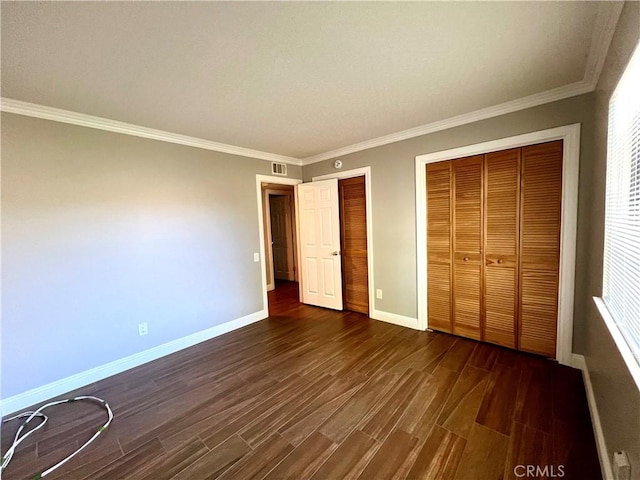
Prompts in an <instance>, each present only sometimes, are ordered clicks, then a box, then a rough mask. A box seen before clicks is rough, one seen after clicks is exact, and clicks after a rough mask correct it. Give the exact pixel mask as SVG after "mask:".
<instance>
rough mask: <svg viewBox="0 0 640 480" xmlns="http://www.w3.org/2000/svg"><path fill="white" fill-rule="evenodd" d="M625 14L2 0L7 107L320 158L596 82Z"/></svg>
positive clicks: (514, 6) (518, 7) (502, 5)
mask: <svg viewBox="0 0 640 480" xmlns="http://www.w3.org/2000/svg"><path fill="white" fill-rule="evenodd" d="M615 8H617V7H616V5H615V4H614V3H610V2H499V3H498V2H496V3H486V2H469V3H458V2H456V3H447V2H415V3H397V2H389V3H383V2H372V3H359V2H358V3H356V2H343V3H340V2H327V3H321V2H274V3H272V2H255V3H248V2H172V3H169V2H124V3H120V2H117V3H116V2H3V3H2V12H1V14H2V39H1V40H2V97H4V98H9V99H15V100H22V101H25V102H31V103H35V104H39V105H45V106H49V107H56V108H61V109H65V110H71V111H74V112H79V113H84V114H89V115H95V116H98V117H104V118H107V119H112V120H118V121H122V122H127V123H131V124H135V125H140V126H144V127H149V128H153V129H159V130H163V131H167V132H172V133H177V134H182V135H188V136H191V137H197V138H200V139H205V140H210V141H215V142H221V143H225V144H230V145H236V146H240V147H244V148H249V149H255V150H260V151H263V152H271V153H275V154H280V155H285V156H289V157H295V158H298V159H304V158H307V157H314V156H315V157H314V158H320V157H319V156H320V154H323V153H325V152H329V151H332V150H335V149H343V147H347V146H349V145H353V144H357V143H360V142H365V141H369V140H371V139H375V138H377V137H381V136H385V135H389V134H393V133H394V132H399V131H403V130H407V129H411V128H415V127H418V126H421V125H425V124H431V123H433V122H438V121H441V120H444V119H447V118H450V117H454V116H458V115H462V114H466V113H469V112H474V111H477V110H479V109H484V108H487V107H491V106H494V105H497V104H502V103H505V102H510V101H513V100H516V99H520V98H522V97H527V96H531V95H535V94H540V93H541V92H546V91H549V90H552V89H559V88H560V89H561V88H562V87H565V86H567V85H574V84H576V83H577V82H584V81H585V79H586V78H587V77H588V76H589V75H593V74H594V70H597V69H598V66H597V62H598V59H597V58H594V56H596V55H597V54H598V52H600V53H599V55H600V56H601V57H602V56H603V55H602V46H601V44H602V43H603V42H605V43H607V45H608V41H609V40H610V35H609V39H607V38H606V36H607V32H604V31H603V28H602V25H601V24H602V21H600V23H599V22H598V19H599V18H600V19H601V17H603V16H606V15H608V14H610V11H611V10H612V9H615ZM604 51H605V53H606V46H605V48H604ZM594 52H595V53H594ZM590 55H591V56H590ZM596 73H599V72H596ZM591 80H593V79H591ZM325 156H326V155H325ZM329 156H330V155H329Z"/></svg>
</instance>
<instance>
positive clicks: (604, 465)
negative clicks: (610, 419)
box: [571, 353, 613, 480]
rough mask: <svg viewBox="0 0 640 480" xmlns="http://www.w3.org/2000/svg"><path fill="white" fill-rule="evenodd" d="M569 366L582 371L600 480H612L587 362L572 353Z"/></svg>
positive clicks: (611, 471) (580, 356) (582, 357)
mask: <svg viewBox="0 0 640 480" xmlns="http://www.w3.org/2000/svg"><path fill="white" fill-rule="evenodd" d="M571 366H572V367H574V368H577V369H579V370H582V379H583V380H584V388H585V390H586V391H587V402H588V403H589V413H590V414H591V423H592V424H593V433H594V435H595V437H596V447H598V457H599V458H600V468H601V469H602V478H604V479H605V480H613V470H612V469H611V462H610V460H609V453H608V450H607V443H606V441H605V439H604V433H603V432H602V424H601V423H600V415H599V414H598V405H597V404H596V397H595V395H594V393H593V385H592V384H591V376H590V375H589V369H588V368H587V362H586V361H585V359H584V356H583V355H578V354H577V353H574V354H572V355H571Z"/></svg>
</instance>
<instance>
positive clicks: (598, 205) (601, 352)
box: [579, 2, 640, 479]
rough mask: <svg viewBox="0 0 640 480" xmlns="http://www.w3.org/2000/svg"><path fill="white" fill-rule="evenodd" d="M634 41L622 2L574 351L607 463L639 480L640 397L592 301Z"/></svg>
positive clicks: (607, 76)
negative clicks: (616, 104) (619, 105)
mask: <svg viewBox="0 0 640 480" xmlns="http://www.w3.org/2000/svg"><path fill="white" fill-rule="evenodd" d="M639 39H640V3H639V2H627V3H626V4H625V7H624V10H623V12H622V15H621V17H620V21H619V22H618V28H617V30H616V34H615V36H614V38H613V42H612V44H611V47H610V49H609V54H608V56H607V60H606V63H605V66H604V70H603V72H602V75H601V77H600V82H599V84H598V87H597V89H596V103H595V132H594V138H595V142H594V154H593V161H592V162H589V163H588V164H587V165H585V166H584V170H583V172H584V181H585V186H586V189H587V191H588V195H589V199H590V201H589V202H588V203H586V205H585V206H586V207H587V208H588V210H587V211H585V212H584V214H583V215H582V216H583V217H584V218H586V221H587V228H586V232H587V238H586V242H587V252H588V254H586V255H585V260H586V262H587V269H586V274H585V278H586V279H587V280H588V286H587V291H586V294H585V295H584V296H582V297H581V299H580V301H581V302H582V304H583V308H582V312H583V314H584V318H583V320H584V327H583V329H582V330H583V333H584V338H583V343H582V344H581V348H580V350H579V352H580V353H583V354H584V355H585V357H586V361H587V366H588V367H589V372H590V375H591V381H592V383H593V389H594V394H595V397H596V401H597V404H598V411H599V413H600V419H601V423H602V428H603V431H604V436H605V439H606V443H607V448H608V450H609V458H611V457H612V455H613V452H614V451H616V450H626V451H627V452H628V454H629V457H630V460H631V465H632V472H633V475H632V477H633V478H635V479H640V392H638V388H637V387H636V385H635V383H634V381H633V379H632V378H631V376H630V374H629V371H628V370H627V367H626V365H625V363H624V361H623V360H622V358H621V356H620V354H619V353H618V349H617V347H616V346H615V344H614V342H613V340H612V338H611V335H610V334H609V331H608V329H607V327H606V325H605V324H604V322H603V321H602V318H601V317H600V314H599V313H598V311H597V309H596V307H595V305H594V303H593V301H592V300H591V297H592V296H600V295H601V293H602V259H603V255H602V252H603V245H604V203H605V180H606V155H607V142H606V139H607V118H608V107H609V99H610V97H611V94H612V93H613V90H614V89H615V87H616V84H617V82H618V80H619V79H620V76H621V75H622V72H623V71H624V68H625V67H626V65H627V62H628V61H629V58H630V56H631V54H632V53H633V49H634V47H635V46H636V45H638V40H639ZM638 88H640V86H638ZM581 180H582V178H581Z"/></svg>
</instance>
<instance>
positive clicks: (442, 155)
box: [416, 123, 580, 366]
mask: <svg viewBox="0 0 640 480" xmlns="http://www.w3.org/2000/svg"><path fill="white" fill-rule="evenodd" d="M554 140H562V141H563V157H562V158H563V162H562V219H561V223H560V278H559V282H558V322H557V324H558V327H557V332H556V357H555V358H556V360H558V362H560V363H561V364H563V365H569V366H572V365H573V358H572V357H573V356H572V353H573V296H574V286H575V264H576V228H577V223H578V171H579V162H580V124H579V123H576V124H573V125H567V126H564V127H557V128H551V129H548V130H542V131H538V132H532V133H525V134H523V135H517V136H514V137H508V138H502V139H499V140H492V141H489V142H483V143H477V144H475V145H468V146H465V147H460V148H454V149H451V150H445V151H442V152H435V153H429V154H425V155H418V156H417V157H416V192H417V195H416V228H417V232H416V233H417V246H418V249H417V262H418V326H419V328H420V329H421V330H426V329H427V328H429V324H428V320H427V174H426V165H427V164H428V163H435V162H442V161H445V160H453V159H456V158H460V157H468V156H472V155H480V154H484V153H490V152H495V151H498V150H507V149H509V148H516V147H524V146H526V145H534V144H536V143H544V142H552V141H554Z"/></svg>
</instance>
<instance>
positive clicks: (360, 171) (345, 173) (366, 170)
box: [311, 166, 376, 318]
mask: <svg viewBox="0 0 640 480" xmlns="http://www.w3.org/2000/svg"><path fill="white" fill-rule="evenodd" d="M363 175H364V186H365V192H364V194H365V203H366V208H367V211H366V212H365V215H366V218H367V275H368V278H369V285H368V288H369V316H370V317H371V318H373V315H372V312H373V311H374V310H375V298H376V296H375V284H376V283H375V281H374V274H373V208H372V203H373V202H372V192H371V167H369V166H367V167H362V168H354V169H353V170H340V171H338V172H331V173H327V174H326V175H318V176H317V177H313V178H312V179H311V180H312V181H314V182H315V181H321V180H328V179H329V178H338V179H341V178H353V177H361V176H363Z"/></svg>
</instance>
